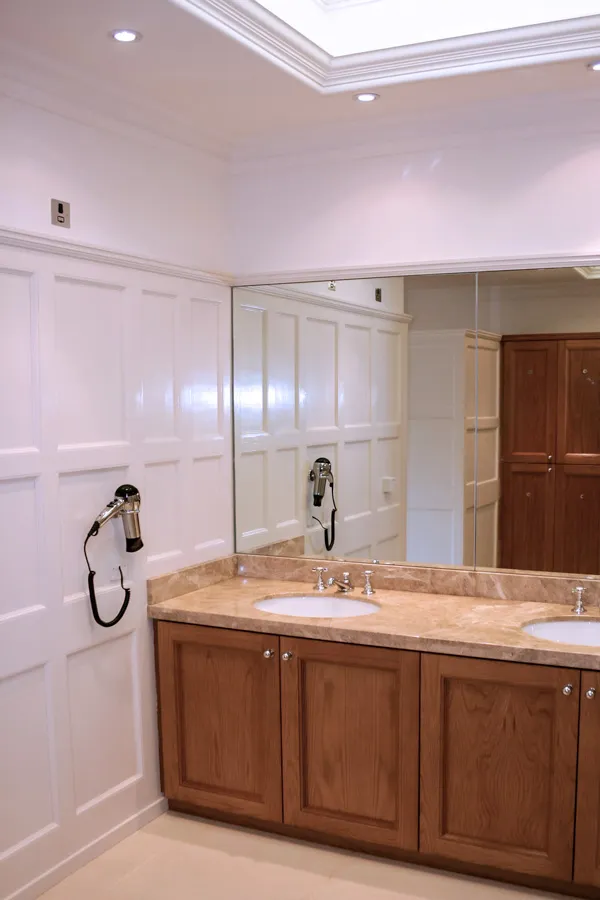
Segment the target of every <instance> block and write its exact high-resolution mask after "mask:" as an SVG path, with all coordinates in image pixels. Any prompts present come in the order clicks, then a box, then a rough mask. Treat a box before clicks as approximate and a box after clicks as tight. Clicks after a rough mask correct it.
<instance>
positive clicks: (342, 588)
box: [327, 572, 354, 594]
mask: <svg viewBox="0 0 600 900" xmlns="http://www.w3.org/2000/svg"><path fill="white" fill-rule="evenodd" d="M342 578H343V579H344V580H343V581H338V580H337V578H333V577H332V578H328V579H327V584H328V585H329V587H332V585H334V584H335V586H336V587H337V589H338V591H339V593H340V594H349V593H350V591H353V590H354V585H353V584H352V582H351V581H350V572H342Z"/></svg>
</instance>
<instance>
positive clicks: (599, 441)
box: [558, 339, 600, 466]
mask: <svg viewBox="0 0 600 900" xmlns="http://www.w3.org/2000/svg"><path fill="white" fill-rule="evenodd" d="M558 365H559V372H560V376H559V384H558V462H559V463H576V464H580V465H588V466H589V465H594V466H600V339H591V340H567V341H561V342H560V345H559V362H558Z"/></svg>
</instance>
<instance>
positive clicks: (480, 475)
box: [468, 331, 501, 568]
mask: <svg viewBox="0 0 600 900" xmlns="http://www.w3.org/2000/svg"><path fill="white" fill-rule="evenodd" d="M500 347H501V344H500V336H499V335H495V334H491V333H488V332H484V331H480V332H479V333H478V335H477V355H478V360H477V384H478V387H477V407H478V413H477V500H476V503H477V547H476V556H477V558H476V564H477V565H478V566H485V567H491V568H495V567H496V566H497V565H498V520H499V504H500ZM468 437H469V438H470V440H471V441H472V440H473V439H474V435H473V432H472V431H470V432H469V431H468Z"/></svg>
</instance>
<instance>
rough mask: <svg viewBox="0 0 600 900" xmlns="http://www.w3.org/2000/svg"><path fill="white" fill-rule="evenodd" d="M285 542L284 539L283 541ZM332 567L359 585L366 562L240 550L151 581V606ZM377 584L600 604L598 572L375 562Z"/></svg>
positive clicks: (303, 577)
mask: <svg viewBox="0 0 600 900" xmlns="http://www.w3.org/2000/svg"><path fill="white" fill-rule="evenodd" d="M282 543H285V542H282ZM324 564H325V565H328V568H329V573H328V574H330V575H336V576H339V575H341V573H342V571H344V572H350V577H351V578H352V581H353V582H354V584H355V585H357V586H361V585H362V584H363V583H364V581H363V572H364V570H365V568H367V566H366V564H365V563H358V562H353V561H351V560H346V561H344V562H343V563H342V562H335V563H331V562H328V561H327V560H322V559H310V558H308V557H300V558H295V557H294V558H292V557H285V556H280V555H277V556H275V555H261V554H256V553H252V554H250V553H240V554H235V555H233V556H228V557H224V558H223V559H217V560H214V561H212V562H207V563H201V564H199V565H197V566H190V567H189V568H187V569H180V570H179V571H177V572H172V573H170V574H168V575H160V576H158V577H156V578H150V579H149V580H148V604H149V605H152V604H154V603H160V602H161V601H162V600H170V599H173V598H174V597H180V596H182V595H183V594H189V593H190V592H191V591H196V590H198V589H199V588H202V587H208V586H209V585H211V584H217V583H218V582H220V581H224V580H226V579H227V578H232V577H233V576H235V575H237V574H239V575H245V576H246V577H248V578H276V579H278V580H280V581H300V582H305V583H314V581H315V574H314V572H313V571H312V570H313V568H315V566H321V565H324ZM368 568H369V569H371V570H372V571H373V573H374V575H373V578H372V583H373V586H374V587H375V588H376V589H377V588H379V589H381V590H393V591H417V592H421V593H429V594H452V595H454V596H458V597H482V598H485V599H486V600H514V601H518V602H529V601H534V602H537V603H564V604H571V605H572V604H573V602H574V598H573V594H572V591H573V589H574V588H575V587H577V586H578V585H583V586H584V587H585V588H586V591H585V595H584V602H585V603H586V604H588V605H590V606H600V578H599V577H594V576H581V577H577V576H573V575H553V574H544V573H525V572H499V571H495V572H486V571H476V572H475V571H471V570H469V569H458V568H443V567H442V566H430V567H428V566H402V565H385V564H382V563H373V564H371V565H369V566H368Z"/></svg>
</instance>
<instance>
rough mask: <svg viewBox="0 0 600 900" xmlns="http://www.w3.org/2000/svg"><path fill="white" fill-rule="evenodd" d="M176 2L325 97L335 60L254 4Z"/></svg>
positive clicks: (233, 0)
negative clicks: (326, 82)
mask: <svg viewBox="0 0 600 900" xmlns="http://www.w3.org/2000/svg"><path fill="white" fill-rule="evenodd" d="M172 2H173V3H176V4H177V6H180V7H181V8H182V9H185V10H186V11H187V12H189V13H192V14H193V15H196V16H198V17H199V18H200V19H202V20H203V21H204V22H208V24H209V25H212V26H214V27H215V28H218V29H219V31H222V32H223V33H224V34H226V35H228V37H231V38H234V40H236V41H238V42H239V43H241V44H243V45H244V46H245V47H249V48H250V49H251V50H254V52H255V53H258V54H259V56H262V57H263V58H264V59H267V60H269V62H272V63H275V65H278V66H279V67H280V68H282V69H284V70H285V71H286V72H288V73H290V74H292V75H294V76H295V77H296V78H299V79H300V81H303V82H304V83H305V84H308V85H310V86H311V87H313V88H316V89H317V90H319V91H321V92H322V93H325V91H324V90H323V88H324V84H325V76H326V74H327V72H328V70H329V65H330V63H331V60H332V57H331V56H330V55H329V54H328V53H326V52H325V51H324V50H322V49H321V48H320V47H317V45H316V44H313V43H312V41H309V40H308V38H306V37H304V35H302V34H300V32H298V31H296V30H295V29H294V28H292V27H291V26H290V25H288V24H287V23H286V22H284V21H282V19H279V18H278V17H277V16H276V15H274V13H272V12H270V11H269V10H267V9H265V8H264V7H263V6H261V5H260V4H259V3H256V2H254V0H250V2H248V0H245V2H244V0H172Z"/></svg>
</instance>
